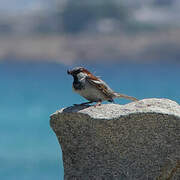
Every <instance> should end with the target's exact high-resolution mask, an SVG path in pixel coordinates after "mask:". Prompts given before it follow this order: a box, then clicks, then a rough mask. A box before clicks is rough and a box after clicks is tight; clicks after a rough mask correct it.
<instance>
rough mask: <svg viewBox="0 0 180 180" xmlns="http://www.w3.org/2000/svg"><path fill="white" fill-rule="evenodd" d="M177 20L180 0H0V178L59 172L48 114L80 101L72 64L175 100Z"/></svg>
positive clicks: (179, 52)
mask: <svg viewBox="0 0 180 180" xmlns="http://www.w3.org/2000/svg"><path fill="white" fill-rule="evenodd" d="M179 19H180V1H179V0H146V1H144V0H133V1H131V0H111V1H109V0H98V1H95V0H76V1H74V0H51V1H48V0H28V1H27V0H12V1H11V2H8V1H7V0H0V82H1V85H0V177H1V179H3V180H12V179H18V180H32V179H33V180H36V179H37V180H39V179H43V180H49V179H53V180H56V179H63V164H62V154H61V150H60V148H59V144H58V141H57V139H56V136H55V134H54V133H53V132H52V130H51V128H50V125H49V116H50V115H51V114H52V113H53V112H55V111H56V110H58V109H60V108H62V107H64V106H71V105H72V104H74V103H81V102H83V101H84V100H83V98H81V97H80V96H78V95H76V94H75V93H73V92H72V88H71V87H72V78H71V77H69V76H67V74H66V71H67V69H69V68H72V67H74V66H84V67H86V68H88V69H89V70H90V71H91V72H92V73H94V74H95V75H97V76H101V78H102V79H103V80H105V81H106V82H107V83H108V84H109V85H110V86H111V87H112V88H113V89H114V90H115V91H117V92H121V93H124V94H128V95H131V96H135V97H137V98H139V99H143V98H152V97H154V98H170V99H172V100H174V101H176V102H178V103H180V98H179V97H180V81H179V78H180V20H179ZM127 102H128V101H125V100H120V99H117V100H116V103H119V104H124V103H127Z"/></svg>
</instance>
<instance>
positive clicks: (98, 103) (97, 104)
mask: <svg viewBox="0 0 180 180" xmlns="http://www.w3.org/2000/svg"><path fill="white" fill-rule="evenodd" d="M101 103H102V101H98V102H97V103H96V104H95V105H94V107H97V106H101Z"/></svg>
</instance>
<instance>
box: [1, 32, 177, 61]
mask: <svg viewBox="0 0 180 180" xmlns="http://www.w3.org/2000/svg"><path fill="white" fill-rule="evenodd" d="M2 59H19V60H23V61H28V60H40V61H49V60H51V61H55V62H61V63H63V64H72V63H74V62H77V61H97V60H113V61H124V60H128V61H135V62H136V61H155V60H159V61H165V60H174V61H179V60H180V29H176V30H168V31H167V30H166V31H162V30H161V31H156V32H142V33H136V34H135V33H132V34H126V33H118V34H101V35H99V34H80V35H78V36H70V35H69V36H67V35H41V36H37V35H36V36H35V35H33V36H0V60H2Z"/></svg>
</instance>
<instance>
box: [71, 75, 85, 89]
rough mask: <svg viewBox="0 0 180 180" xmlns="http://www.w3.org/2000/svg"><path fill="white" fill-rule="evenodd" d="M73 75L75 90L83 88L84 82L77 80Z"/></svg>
mask: <svg viewBox="0 0 180 180" xmlns="http://www.w3.org/2000/svg"><path fill="white" fill-rule="evenodd" d="M73 77H74V81H73V87H74V89H76V90H82V89H84V84H83V83H82V82H80V81H79V80H78V78H77V76H73Z"/></svg>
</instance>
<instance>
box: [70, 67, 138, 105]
mask: <svg viewBox="0 0 180 180" xmlns="http://www.w3.org/2000/svg"><path fill="white" fill-rule="evenodd" d="M67 74H69V75H72V76H73V79H74V81H73V84H72V88H73V90H74V91H75V92H76V93H78V94H79V95H80V96H82V97H84V98H85V99H87V100H88V102H85V103H81V104H74V105H88V104H91V103H96V104H95V105H94V106H95V107H96V106H100V105H101V103H102V102H103V101H108V102H112V103H114V98H125V99H129V100H131V101H138V99H137V98H135V97H132V96H128V95H125V94H120V93H117V92H115V91H113V90H112V89H111V88H110V87H109V86H108V85H107V84H106V83H105V82H104V81H103V80H102V79H100V78H99V77H96V76H95V75H93V74H92V73H91V72H90V71H88V70H87V69H85V68H84V67H75V68H73V69H71V70H67Z"/></svg>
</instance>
